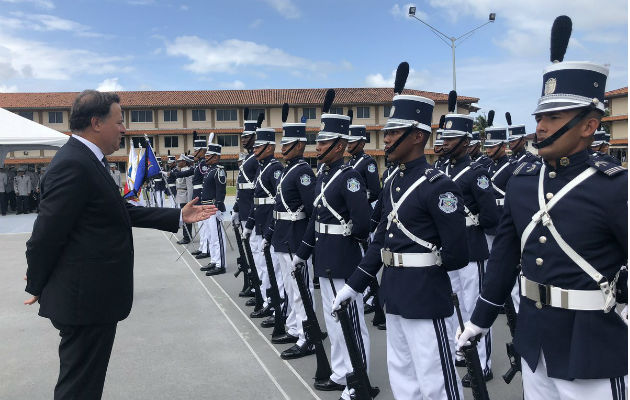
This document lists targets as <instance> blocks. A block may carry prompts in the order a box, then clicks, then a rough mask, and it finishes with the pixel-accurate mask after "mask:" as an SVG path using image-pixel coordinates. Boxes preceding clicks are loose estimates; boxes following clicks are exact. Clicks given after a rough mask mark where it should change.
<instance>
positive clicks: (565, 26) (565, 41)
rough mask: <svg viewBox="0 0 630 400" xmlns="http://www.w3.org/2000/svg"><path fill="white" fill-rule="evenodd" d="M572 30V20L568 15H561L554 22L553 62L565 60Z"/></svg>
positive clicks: (552, 30)
mask: <svg viewBox="0 0 630 400" xmlns="http://www.w3.org/2000/svg"><path fill="white" fill-rule="evenodd" d="M572 29H573V23H572V22H571V18H569V17H567V16H566V15H561V16H559V17H557V18H556V20H555V21H553V26H552V27H551V57H550V58H551V62H559V61H562V60H564V53H566V52H567V46H569V38H571V30H572Z"/></svg>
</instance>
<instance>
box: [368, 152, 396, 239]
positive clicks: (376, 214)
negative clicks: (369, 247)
mask: <svg viewBox="0 0 630 400" xmlns="http://www.w3.org/2000/svg"><path fill="white" fill-rule="evenodd" d="M396 172H398V164H397V163H394V162H391V163H389V167H387V169H386V170H385V171H383V177H382V178H381V182H383V187H385V184H387V182H389V180H390V179H392V178H393V177H394V176H395V175H396ZM381 193H382V191H381ZM382 211H383V203H382V199H381V196H380V195H379V198H378V199H377V200H376V203H374V210H372V215H371V216H370V233H373V232H374V231H375V230H376V227H377V226H378V223H379V222H380V220H381V213H382Z"/></svg>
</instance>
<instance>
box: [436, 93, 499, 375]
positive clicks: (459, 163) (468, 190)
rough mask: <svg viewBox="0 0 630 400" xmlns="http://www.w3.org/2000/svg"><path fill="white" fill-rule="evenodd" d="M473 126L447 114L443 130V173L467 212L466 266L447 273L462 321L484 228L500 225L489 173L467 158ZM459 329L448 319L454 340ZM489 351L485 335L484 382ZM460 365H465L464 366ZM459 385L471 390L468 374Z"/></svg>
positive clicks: (482, 254)
mask: <svg viewBox="0 0 630 400" xmlns="http://www.w3.org/2000/svg"><path fill="white" fill-rule="evenodd" d="M456 97H457V94H456V93H455V91H451V93H450V94H449V111H450V112H453V111H454V110H455V102H456ZM472 126H473V118H472V117H471V116H469V115H462V114H447V115H446V120H445V128H444V131H443V132H442V138H443V139H444V147H443V149H444V150H443V151H444V154H445V156H447V157H448V159H449V162H448V163H447V164H446V167H445V168H444V172H445V173H446V175H448V177H449V178H451V180H452V181H453V182H455V183H457V184H458V186H459V187H460V189H461V191H462V195H463V198H464V205H463V207H464V212H465V213H466V236H467V239H468V256H469V258H468V265H467V266H466V267H464V268H461V269H458V270H455V271H449V273H448V274H449V276H450V278H451V285H452V286H453V292H454V293H457V295H458V297H459V303H460V306H461V311H462V317H463V318H464V319H465V320H468V319H470V316H471V314H472V311H473V308H474V307H475V302H476V301H477V297H478V296H479V292H480V290H481V285H482V284H483V277H484V273H485V262H486V260H487V259H488V255H489V252H488V250H489V249H488V244H487V242H486V237H485V235H484V229H486V230H495V229H496V226H497V224H498V223H499V210H498V208H497V205H496V201H495V198H494V194H493V193H492V188H491V187H490V176H489V173H488V171H487V170H486V169H484V168H483V166H482V165H481V164H479V163H476V162H472V161H471V159H470V156H469V155H468V144H469V143H468V142H469V140H470V137H472ZM458 326H459V323H458V320H457V316H456V315H453V316H452V317H451V327H452V333H453V336H452V338H453V339H454V338H455V335H454V333H455V331H456V330H457V327H458ZM453 343H454V342H453ZM491 350H492V341H491V338H490V334H488V335H486V337H485V340H484V341H481V342H479V344H478V345H477V351H478V352H479V360H480V361H481V367H482V368H483V374H484V377H485V379H486V380H490V379H492V370H491V369H490V368H491V365H490V356H491ZM461 361H463V359H462V360H461ZM462 366H465V363H464V364H463V365H462ZM462 385H463V386H465V387H470V377H469V376H468V375H466V376H464V378H462Z"/></svg>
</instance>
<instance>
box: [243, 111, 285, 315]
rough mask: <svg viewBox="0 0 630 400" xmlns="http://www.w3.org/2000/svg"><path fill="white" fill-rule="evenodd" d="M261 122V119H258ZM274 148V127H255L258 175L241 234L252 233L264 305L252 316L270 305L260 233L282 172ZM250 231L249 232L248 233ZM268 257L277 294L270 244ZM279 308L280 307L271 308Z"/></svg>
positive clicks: (278, 276) (268, 222) (266, 310)
mask: <svg viewBox="0 0 630 400" xmlns="http://www.w3.org/2000/svg"><path fill="white" fill-rule="evenodd" d="M261 122H262V121H261ZM275 149H276V131H275V129H274V128H258V129H256V141H255V142H254V153H255V156H256V160H258V163H259V170H258V175H257V176H256V187H255V189H254V206H253V207H252V209H251V210H250V212H249V217H248V218H247V223H246V224H245V230H244V231H243V234H244V235H245V238H246V239H249V238H250V236H251V237H255V238H256V239H255V240H254V241H253V242H250V244H251V245H252V253H253V255H254V262H255V264H256V269H257V271H258V275H259V277H260V280H261V285H260V290H261V291H262V293H263V297H264V298H265V303H264V307H263V308H261V309H260V310H258V311H254V312H252V313H251V314H250V316H251V317H252V318H262V317H267V316H271V314H272V311H271V310H272V309H271V303H270V302H269V298H268V296H266V292H267V289H268V288H269V287H270V285H269V275H268V274H267V262H266V261H265V256H264V253H263V249H264V247H265V246H266V245H267V244H268V243H266V242H265V241H263V235H264V234H265V232H266V230H267V229H268V228H269V226H270V225H271V223H272V220H273V207H274V204H275V202H276V186H277V183H278V182H277V181H278V179H279V178H280V175H281V174H282V164H281V163H280V162H279V161H278V160H276V159H275V158H274V151H275ZM252 231H253V234H252ZM271 258H272V260H273V265H274V272H275V273H276V281H277V282H278V291H279V293H280V296H282V293H283V292H284V286H283V282H282V275H281V274H280V268H279V267H278V258H277V257H276V254H275V252H274V249H273V246H272V248H271ZM274 311H275V312H281V310H274Z"/></svg>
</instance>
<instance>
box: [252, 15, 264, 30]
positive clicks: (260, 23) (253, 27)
mask: <svg viewBox="0 0 630 400" xmlns="http://www.w3.org/2000/svg"><path fill="white" fill-rule="evenodd" d="M262 23H263V20H262V19H260V18H258V19H255V20H254V21H253V22H252V23H251V24H249V27H250V29H256V28H258V27H259V26H260V25H262Z"/></svg>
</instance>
